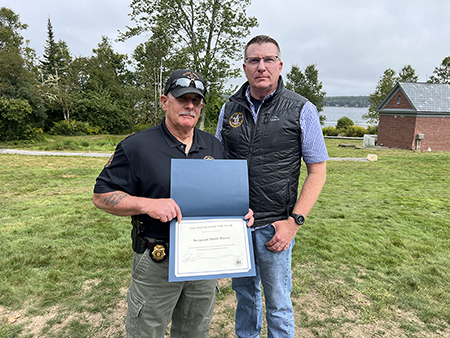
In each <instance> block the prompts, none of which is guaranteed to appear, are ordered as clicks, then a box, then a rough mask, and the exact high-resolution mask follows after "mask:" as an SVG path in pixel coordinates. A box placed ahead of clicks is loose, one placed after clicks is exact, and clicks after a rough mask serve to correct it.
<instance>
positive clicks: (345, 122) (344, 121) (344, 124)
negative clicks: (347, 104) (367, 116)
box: [336, 116, 355, 129]
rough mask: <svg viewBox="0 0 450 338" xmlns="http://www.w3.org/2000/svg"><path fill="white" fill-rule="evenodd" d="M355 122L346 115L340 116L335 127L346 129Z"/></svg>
mask: <svg viewBox="0 0 450 338" xmlns="http://www.w3.org/2000/svg"><path fill="white" fill-rule="evenodd" d="M354 125H355V123H354V122H353V121H352V120H351V119H350V118H348V117H347V116H344V117H341V118H340V119H339V120H338V121H337V124H336V129H348V127H350V126H354Z"/></svg>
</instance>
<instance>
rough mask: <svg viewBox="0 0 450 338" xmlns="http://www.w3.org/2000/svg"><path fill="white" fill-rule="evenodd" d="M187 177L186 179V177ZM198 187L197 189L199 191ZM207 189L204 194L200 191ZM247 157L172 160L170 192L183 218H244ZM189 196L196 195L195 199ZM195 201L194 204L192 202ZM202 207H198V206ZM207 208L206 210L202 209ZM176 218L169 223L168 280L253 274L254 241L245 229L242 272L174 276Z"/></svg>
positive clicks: (246, 199)
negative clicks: (245, 254)
mask: <svg viewBox="0 0 450 338" xmlns="http://www.w3.org/2000/svg"><path fill="white" fill-rule="evenodd" d="M186 178H188V179H186ZM199 189H200V191H199ZM204 190H207V191H206V192H205V193H202V192H203V191H204ZM248 194H249V190H248V171H247V161H246V160H198V159H172V161H171V188H170V195H171V197H172V198H173V199H174V200H175V202H177V204H178V205H179V206H180V209H181V212H182V214H183V219H184V220H190V219H192V220H195V219H215V218H216V219H219V218H220V219H222V218H233V219H244V216H245V214H247V212H248V204H249V197H248ZM192 196H195V197H194V198H193V197H192ZM192 202H194V203H192ZM199 205H201V206H202V207H201V208H199V207H198V206H199ZM205 210H206V212H205ZM175 223H176V219H174V220H172V221H171V222H170V243H169V282H178V281H193V280H205V279H222V278H232V277H251V276H255V275H256V270H255V259H254V254H253V241H252V234H251V230H250V228H247V237H248V248H249V254H250V262H251V263H250V264H251V268H250V269H249V270H248V271H245V272H233V273H223V274H212V275H196V276H187V277H180V276H176V275H175V252H174V250H175V239H176V225H175Z"/></svg>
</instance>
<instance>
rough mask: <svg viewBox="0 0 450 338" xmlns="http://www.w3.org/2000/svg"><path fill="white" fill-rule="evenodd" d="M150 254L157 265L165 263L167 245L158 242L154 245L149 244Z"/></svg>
mask: <svg viewBox="0 0 450 338" xmlns="http://www.w3.org/2000/svg"><path fill="white" fill-rule="evenodd" d="M149 244H150V245H149V249H150V250H149V254H150V258H151V259H152V261H153V262H155V263H161V262H163V261H164V260H165V259H166V257H167V254H168V252H169V251H168V250H169V249H168V247H167V243H166V242H164V241H160V240H156V241H154V242H153V243H149Z"/></svg>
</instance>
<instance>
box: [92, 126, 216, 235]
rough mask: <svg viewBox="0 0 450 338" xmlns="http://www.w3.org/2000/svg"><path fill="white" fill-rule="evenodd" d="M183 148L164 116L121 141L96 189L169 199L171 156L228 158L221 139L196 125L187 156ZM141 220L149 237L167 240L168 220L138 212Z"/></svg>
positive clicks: (100, 191)
mask: <svg viewBox="0 0 450 338" xmlns="http://www.w3.org/2000/svg"><path fill="white" fill-rule="evenodd" d="M184 149H185V145H184V144H183V143H181V142H180V141H178V140H177V139H176V138H175V137H174V136H172V134H170V132H169V131H168V130H167V127H166V124H165V119H164V120H163V121H162V122H161V124H159V125H158V126H155V127H152V128H149V129H146V130H143V131H141V132H138V133H136V134H133V135H131V136H129V137H127V138H126V139H125V140H123V141H122V142H120V143H119V145H118V146H117V148H116V150H115V152H114V154H113V156H112V157H111V159H110V161H108V163H107V164H106V165H105V167H104V168H103V170H102V172H101V173H100V175H99V176H98V177H97V181H96V184H95V187H94V192H95V193H108V192H112V191H116V190H119V191H123V192H126V193H127V194H129V195H132V196H139V197H149V198H169V197H170V165H171V159H172V158H189V159H223V158H225V152H224V148H223V145H222V144H221V143H220V141H219V140H217V139H216V138H215V137H214V136H213V135H211V134H209V133H206V132H204V131H201V130H199V129H197V128H195V129H194V139H193V142H192V146H191V149H190V150H189V154H188V155H186V153H185V150H184ZM186 179H187V180H188V179H189V177H186ZM139 220H141V221H143V222H144V225H145V228H146V236H148V237H154V238H161V239H165V240H168V238H169V222H167V223H162V222H160V221H159V220H157V219H153V218H151V217H150V216H148V215H139Z"/></svg>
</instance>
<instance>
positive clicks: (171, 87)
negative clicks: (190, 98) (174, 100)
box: [164, 69, 206, 100]
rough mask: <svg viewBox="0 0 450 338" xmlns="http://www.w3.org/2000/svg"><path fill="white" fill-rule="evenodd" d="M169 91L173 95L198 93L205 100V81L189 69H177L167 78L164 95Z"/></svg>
mask: <svg viewBox="0 0 450 338" xmlns="http://www.w3.org/2000/svg"><path fill="white" fill-rule="evenodd" d="M169 93H171V94H172V95H173V96H174V97H180V96H183V95H185V94H198V95H200V96H201V97H202V98H203V100H205V94H206V83H205V80H204V79H203V76H201V75H200V74H198V73H196V72H194V71H192V70H189V69H177V70H175V71H174V72H173V73H172V75H171V76H170V78H169V79H168V80H167V83H166V88H165V89H164V95H167V94H169Z"/></svg>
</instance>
